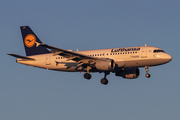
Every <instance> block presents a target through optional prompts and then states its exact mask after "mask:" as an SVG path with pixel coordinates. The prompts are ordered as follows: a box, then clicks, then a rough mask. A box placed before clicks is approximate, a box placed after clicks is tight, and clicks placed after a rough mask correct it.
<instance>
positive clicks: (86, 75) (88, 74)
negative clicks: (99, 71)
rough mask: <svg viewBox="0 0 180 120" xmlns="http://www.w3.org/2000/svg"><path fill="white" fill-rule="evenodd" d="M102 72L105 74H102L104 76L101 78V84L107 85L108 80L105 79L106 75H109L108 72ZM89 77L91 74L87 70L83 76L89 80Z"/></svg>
mask: <svg viewBox="0 0 180 120" xmlns="http://www.w3.org/2000/svg"><path fill="white" fill-rule="evenodd" d="M104 73H105V74H104V78H102V79H101V83H102V84H103V85H107V84H108V80H107V78H106V76H107V75H109V74H110V72H104ZM91 77H92V76H91V74H90V73H88V72H87V73H85V74H84V78H85V79H87V80H90V79H91Z"/></svg>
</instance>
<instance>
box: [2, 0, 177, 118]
mask: <svg viewBox="0 0 180 120" xmlns="http://www.w3.org/2000/svg"><path fill="white" fill-rule="evenodd" d="M179 6H180V1H179V0H151V1H146V0H128V1H124V0H76V1H75V0H61V1H59V0H51V1H48V0H31V1H25V0H15V1H14V0H3V1H1V2H0V15H1V17H0V35H1V44H0V48H1V50H0V55H1V62H0V70H1V72H0V108H1V109H0V113H1V115H0V119H1V120H12V119H13V120H50V119H53V120H59V119H62V120H76V119H77V120H110V119H111V120H120V119H122V120H132V119H133V120H152V119H153V120H170V119H172V120H177V119H180V114H179V111H180V103H179V101H180V95H179V93H180V87H179V86H180V79H179V59H180V56H179V53H178V51H180V49H179V43H180V40H179V39H180V13H179V11H180V7H179ZM24 25H29V26H30V27H31V28H32V29H33V31H34V32H35V33H36V34H37V36H38V37H39V38H40V39H41V40H42V42H43V43H46V44H49V45H52V46H56V47H60V48H63V49H72V50H76V49H79V50H88V49H101V48H119V47H128V46H143V45H144V44H147V45H149V46H156V47H160V48H162V49H163V50H164V51H165V52H167V53H169V54H170V55H172V57H173V60H172V61H171V62H170V63H168V64H165V65H162V66H157V67H151V68H150V71H149V73H150V74H151V78H150V79H147V78H146V77H145V69H144V68H140V72H141V73H140V77H139V78H137V79H134V80H127V79H123V78H121V77H116V76H115V75H114V74H113V73H112V74H110V75H109V76H107V78H108V79H109V84H108V85H107V86H104V85H102V84H100V79H101V78H102V77H103V76H104V74H99V73H93V74H92V75H93V76H92V79H91V80H90V81H87V80H85V79H84V78H83V73H81V74H79V73H71V72H70V73H67V72H56V71H50V70H44V69H40V68H35V67H28V66H25V65H21V64H17V63H16V59H15V58H13V57H11V56H8V55H6V53H15V54H19V55H25V51H24V46H23V43H22V37H21V33H20V26H24Z"/></svg>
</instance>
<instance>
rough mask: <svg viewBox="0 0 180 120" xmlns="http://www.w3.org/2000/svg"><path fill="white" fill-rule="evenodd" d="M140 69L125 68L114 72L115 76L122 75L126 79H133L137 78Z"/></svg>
mask: <svg viewBox="0 0 180 120" xmlns="http://www.w3.org/2000/svg"><path fill="white" fill-rule="evenodd" d="M139 74H140V71H139V69H138V68H125V69H124V70H122V71H119V72H116V74H115V75H116V76H122V77H123V78H127V79H135V78H138V77H139Z"/></svg>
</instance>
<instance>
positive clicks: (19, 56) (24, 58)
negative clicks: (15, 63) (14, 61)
mask: <svg viewBox="0 0 180 120" xmlns="http://www.w3.org/2000/svg"><path fill="white" fill-rule="evenodd" d="M7 54H8V55H11V56H13V57H16V58H21V59H23V60H35V59H33V58H29V57H24V56H21V55H16V54H12V53H7Z"/></svg>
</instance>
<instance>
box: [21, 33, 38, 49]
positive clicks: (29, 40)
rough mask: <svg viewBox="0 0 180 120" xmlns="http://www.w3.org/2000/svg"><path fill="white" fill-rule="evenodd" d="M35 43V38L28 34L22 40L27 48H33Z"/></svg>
mask: <svg viewBox="0 0 180 120" xmlns="http://www.w3.org/2000/svg"><path fill="white" fill-rule="evenodd" d="M35 43H36V37H35V36H34V35H33V34H28V35H27V36H26V37H25V39H24V44H25V45H26V46H27V47H29V48H30V47H33V46H34V44H35Z"/></svg>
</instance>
